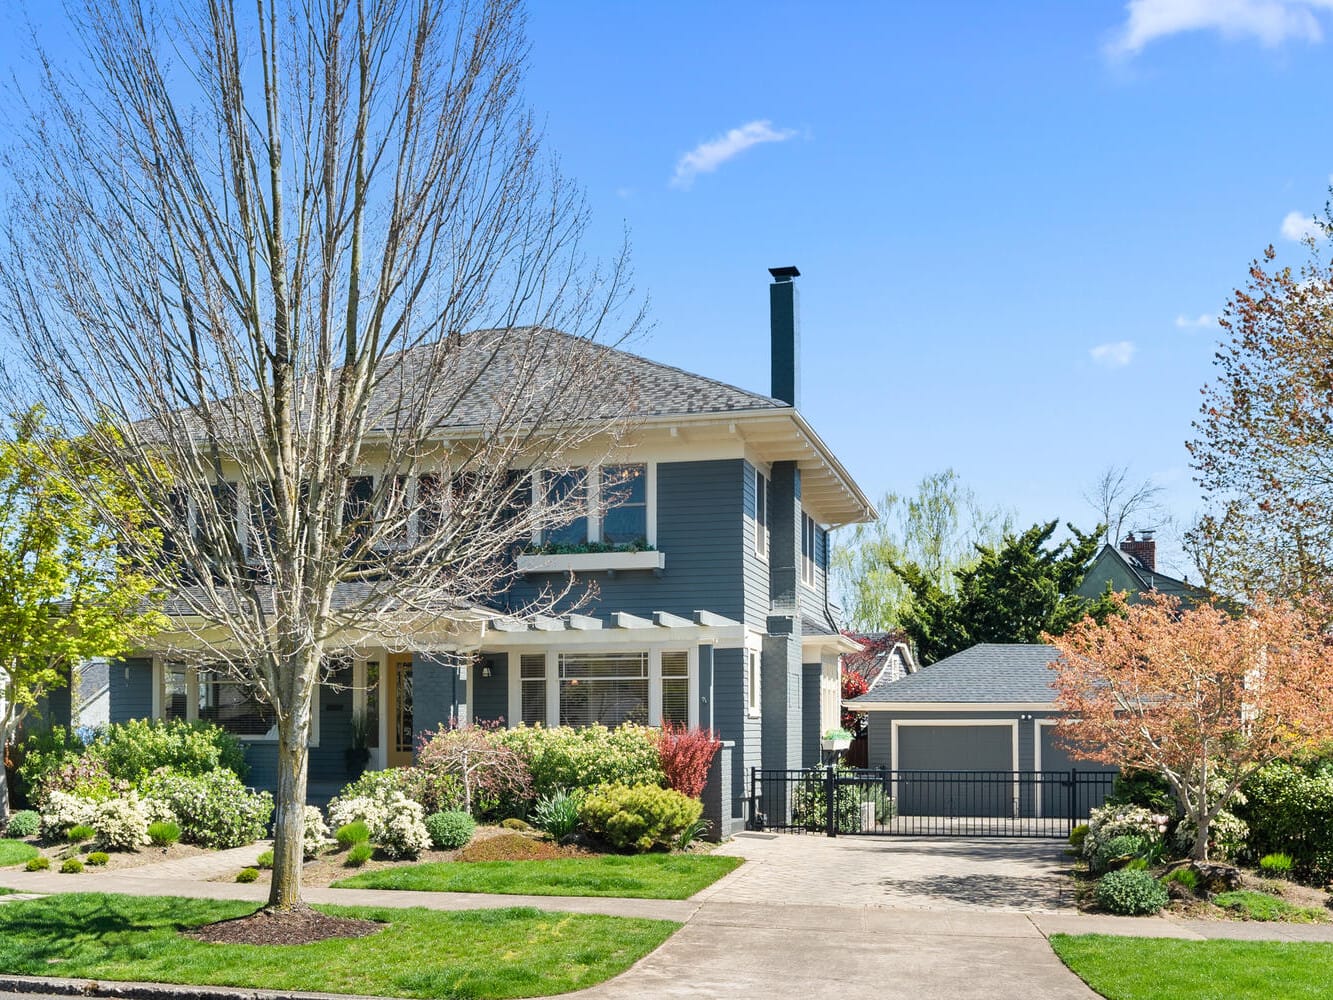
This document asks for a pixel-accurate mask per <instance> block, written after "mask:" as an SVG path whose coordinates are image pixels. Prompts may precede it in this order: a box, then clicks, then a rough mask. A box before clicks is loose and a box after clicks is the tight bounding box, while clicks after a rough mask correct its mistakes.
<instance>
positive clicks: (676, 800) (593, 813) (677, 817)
mask: <svg viewBox="0 0 1333 1000" xmlns="http://www.w3.org/2000/svg"><path fill="white" fill-rule="evenodd" d="M702 812H703V803H701V802H700V801H699V800H698V799H692V798H690V797H689V796H688V795H682V794H680V792H677V791H674V790H673V789H670V788H659V787H657V786H656V785H638V786H635V787H632V788H631V787H628V786H626V785H603V786H601V787H599V788H597V789H595V790H594V791H592V792H590V793H589V794H588V796H587V797H586V798H585V799H584V800H583V805H582V806H581V807H580V809H579V819H580V820H581V821H582V823H583V825H584V826H585V827H587V829H588V830H589V831H590V832H592V833H594V834H596V835H597V836H599V837H601V838H602V839H603V840H605V841H606V842H607V843H609V844H611V845H612V846H613V847H619V848H621V849H630V850H634V851H648V850H651V849H652V848H653V847H670V846H671V845H672V843H674V842H675V841H676V840H677V839H678V838H679V837H680V835H681V833H682V832H683V831H684V830H686V829H687V828H689V827H690V826H692V825H694V824H695V823H696V822H697V821H698V819H699V816H700V814H701V813H702Z"/></svg>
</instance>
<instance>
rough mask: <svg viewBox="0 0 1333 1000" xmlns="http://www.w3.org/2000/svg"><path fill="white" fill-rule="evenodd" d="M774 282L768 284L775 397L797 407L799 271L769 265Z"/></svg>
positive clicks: (799, 399)
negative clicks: (797, 282) (797, 283)
mask: <svg viewBox="0 0 1333 1000" xmlns="http://www.w3.org/2000/svg"><path fill="white" fill-rule="evenodd" d="M768 273H769V274H771V275H773V284H771V285H769V286H768V316H769V327H770V329H771V330H772V334H773V344H772V360H773V391H772V393H771V395H772V396H773V398H774V399H780V400H782V401H783V402H784V403H790V404H791V405H792V406H795V407H799V406H800V404H801V319H800V308H799V300H798V298H797V295H796V282H794V281H792V278H799V277H800V275H801V272H800V271H798V270H796V268H794V267H770V268H769V269H768Z"/></svg>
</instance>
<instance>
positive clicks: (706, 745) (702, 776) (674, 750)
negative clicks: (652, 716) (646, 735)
mask: <svg viewBox="0 0 1333 1000" xmlns="http://www.w3.org/2000/svg"><path fill="white" fill-rule="evenodd" d="M721 748H722V744H721V743H720V742H719V741H718V740H717V739H716V738H715V737H714V736H713V733H712V730H709V729H690V728H688V727H687V726H684V725H677V724H675V723H671V722H666V723H663V724H662V735H661V736H660V737H658V740H657V755H658V758H659V759H660V760H661V762H662V773H663V774H665V775H666V780H667V785H668V786H669V787H671V788H674V789H675V790H676V791H678V792H680V793H681V794H682V795H688V796H689V797H690V798H692V799H697V798H698V797H699V796H700V795H702V794H703V793H704V785H705V784H707V783H708V768H709V765H711V764H712V763H713V757H715V756H716V755H717V752H718V750H720V749H721Z"/></svg>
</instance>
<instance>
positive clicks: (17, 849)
mask: <svg viewBox="0 0 1333 1000" xmlns="http://www.w3.org/2000/svg"><path fill="white" fill-rule="evenodd" d="M37 854H38V851H37V848H35V847H33V846H32V845H31V844H29V843H28V842H27V841H23V840H6V839H4V838H0V868H5V867H7V866H9V865H21V864H23V863H24V862H25V861H27V860H28V859H29V858H35V857H37Z"/></svg>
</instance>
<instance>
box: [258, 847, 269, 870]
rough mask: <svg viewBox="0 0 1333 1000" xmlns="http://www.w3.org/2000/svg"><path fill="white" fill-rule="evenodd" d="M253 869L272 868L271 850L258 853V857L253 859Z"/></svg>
mask: <svg viewBox="0 0 1333 1000" xmlns="http://www.w3.org/2000/svg"><path fill="white" fill-rule="evenodd" d="M255 867H256V868H264V869H269V868H272V867H273V848H271V847H270V848H269V849H268V850H267V851H260V852H259V857H257V858H256V859H255Z"/></svg>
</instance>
